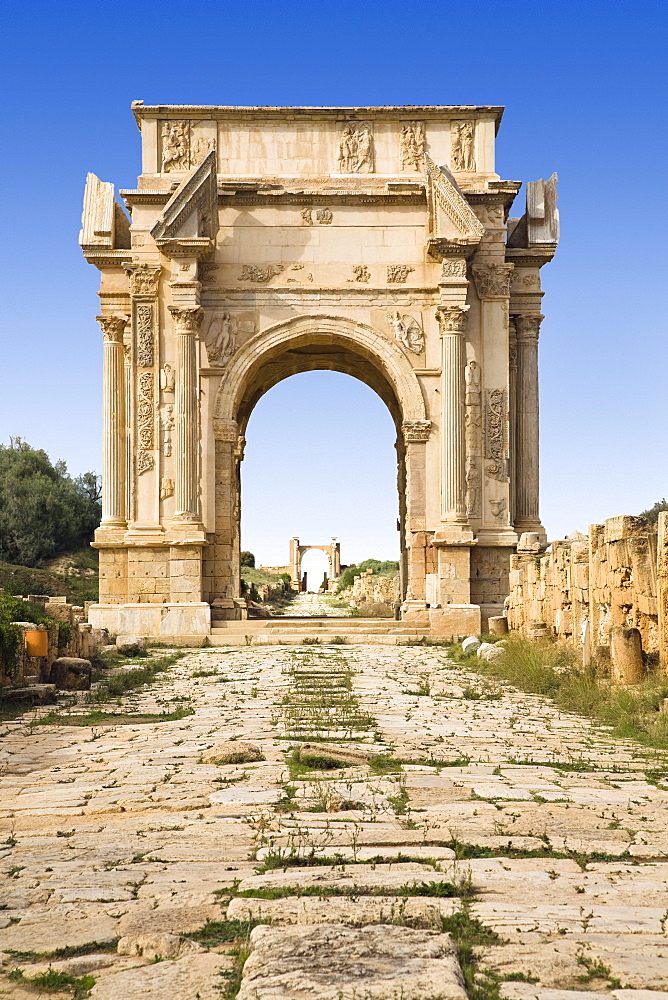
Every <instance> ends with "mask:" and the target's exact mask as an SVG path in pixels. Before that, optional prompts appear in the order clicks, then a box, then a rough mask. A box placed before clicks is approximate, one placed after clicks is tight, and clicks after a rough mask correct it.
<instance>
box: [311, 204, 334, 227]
mask: <svg viewBox="0 0 668 1000" xmlns="http://www.w3.org/2000/svg"><path fill="white" fill-rule="evenodd" d="M315 217H316V219H317V220H318V222H319V223H320V225H321V226H329V225H331V222H332V219H333V218H334V215H333V214H332V210H331V208H319V209H318V211H317V212H316V213H315Z"/></svg>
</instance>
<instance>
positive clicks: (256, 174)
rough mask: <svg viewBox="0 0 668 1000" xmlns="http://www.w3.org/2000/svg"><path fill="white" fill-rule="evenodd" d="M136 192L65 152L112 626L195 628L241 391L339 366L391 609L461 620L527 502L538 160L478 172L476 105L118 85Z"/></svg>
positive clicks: (202, 630)
mask: <svg viewBox="0 0 668 1000" xmlns="http://www.w3.org/2000/svg"><path fill="white" fill-rule="evenodd" d="M133 111H134V114H135V118H136V120H137V124H138V126H139V129H140V132H141V136H142V151H143V167H142V174H141V176H140V177H139V182H138V186H137V189H136V190H131V191H122V192H120V193H121V196H122V197H123V198H124V200H125V204H126V206H127V208H128V210H129V211H130V213H131V218H132V222H131V224H128V219H127V217H126V215H125V213H124V212H123V210H122V209H121V207H120V205H119V204H117V203H116V201H115V196H114V188H113V185H111V184H108V183H103V182H101V181H100V180H98V178H97V177H95V176H94V175H92V174H90V175H89V177H88V182H87V185H86V194H85V201H84V213H83V228H82V232H81V245H82V249H83V252H84V254H85V256H86V259H87V260H88V261H90V262H91V263H93V264H95V265H96V266H97V267H98V268H99V269H100V271H101V273H102V283H101V290H100V299H101V316H100V324H101V326H102V331H103V337H104V497H103V520H102V525H101V527H100V529H99V531H98V532H97V535H96V541H95V545H96V546H97V547H98V548H99V550H100V566H101V587H100V603H99V604H98V605H96V606H94V608H93V609H91V618H90V620H91V622H93V623H95V624H96V625H101V626H105V627H108V628H109V629H110V630H111V631H112V632H124V633H127V632H132V633H138V634H145V635H161V636H164V637H167V636H176V635H180V636H183V635H192V636H195V635H203V634H207V633H208V632H209V629H210V622H211V614H212V610H213V613H214V616H215V617H217V618H223V619H225V618H227V619H234V618H237V617H238V616H239V614H240V607H239V596H240V591H239V584H240V575H239V511H240V489H239V483H240V476H239V466H240V462H241V460H242V458H243V451H244V434H245V430H246V425H247V422H248V418H249V416H250V414H251V412H252V410H253V407H254V405H255V403H256V402H257V401H258V399H259V398H260V397H261V396H262V394H263V393H265V392H266V391H267V390H268V389H270V388H271V387H272V386H273V385H275V384H276V383H277V382H279V381H281V380H282V379H284V378H287V377H288V376H290V375H293V374H296V373H298V372H304V371H312V370H316V369H328V370H335V371H340V372H344V373H347V374H350V375H353V376H355V377H356V378H359V379H360V380H362V381H364V382H366V384H367V385H369V386H370V387H371V388H373V389H374V390H375V391H376V392H377V393H378V394H379V395H380V397H381V398H382V399H383V400H384V401H385V403H386V404H387V406H388V408H389V410H390V412H391V414H392V416H393V418H394V421H395V423H396V428H397V445H396V448H397V462H398V484H399V495H400V531H401V547H402V556H401V597H402V600H403V615H404V617H405V618H407V619H408V620H412V621H414V622H420V623H422V624H423V625H425V626H426V627H427V628H429V627H431V629H432V630H433V631H434V632H439V631H440V632H450V633H452V632H455V633H469V632H473V631H477V630H478V628H479V627H480V617H481V611H482V614H483V616H486V615H487V614H489V613H490V612H492V611H494V610H498V608H499V605H500V604H501V603H502V602H503V600H504V598H505V596H506V594H507V592H508V568H509V560H510V555H511V554H512V553H513V552H514V550H515V546H516V544H517V538H518V532H525V531H532V532H536V533H538V535H539V536H540V538H541V539H543V540H544V532H543V529H542V526H541V523H540V520H539V515H538V367H537V345H538V331H539V326H540V321H541V319H542V316H541V299H542V292H541V287H540V268H541V267H542V265H543V264H545V263H546V262H547V261H549V260H551V259H552V257H553V255H554V252H555V249H556V245H557V240H558V231H559V223H558V214H557V209H556V175H555V176H553V177H552V178H550V180H548V181H547V182H545V181H542V180H541V181H537V182H535V183H531V184H528V186H527V203H526V211H525V212H524V214H523V215H522V217H521V218H519V219H518V218H515V219H509V218H508V216H509V212H510V209H511V206H512V203H513V201H514V199H515V196H516V195H517V192H518V190H519V187H520V183H519V182H517V181H504V180H501V179H500V177H499V175H498V174H497V173H496V172H495V166H494V140H495V135H496V132H497V129H498V126H499V123H500V120H501V115H502V109H501V108H497V107H469V106H466V107H377V108H234V107H185V106H157V107H145V106H144V105H143V103H142V102H136V103H135V104H134V105H133Z"/></svg>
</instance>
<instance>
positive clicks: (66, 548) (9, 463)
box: [0, 438, 102, 566]
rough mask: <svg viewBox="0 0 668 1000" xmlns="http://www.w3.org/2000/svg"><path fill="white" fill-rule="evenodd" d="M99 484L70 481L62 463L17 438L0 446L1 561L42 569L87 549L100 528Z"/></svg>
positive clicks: (93, 479) (91, 479) (92, 479)
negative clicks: (49, 562) (67, 554)
mask: <svg viewBox="0 0 668 1000" xmlns="http://www.w3.org/2000/svg"><path fill="white" fill-rule="evenodd" d="M101 514H102V510H101V504H100V481H99V477H98V476H96V475H95V473H93V472H86V473H84V474H83V475H82V476H78V477H77V478H76V479H73V478H72V477H71V476H70V475H68V472H67V466H66V465H65V463H64V462H56V463H55V465H54V464H53V463H52V462H51V460H50V459H49V456H48V455H47V454H46V452H45V451H42V450H41V449H36V448H31V447H30V445H29V444H28V443H27V442H26V441H22V440H21V438H13V439H11V440H10V443H9V445H0V560H2V561H3V562H10V563H15V564H18V565H20V566H41V565H43V564H44V562H45V560H47V559H50V558H53V557H54V556H58V555H61V554H62V553H64V552H72V551H75V550H76V549H78V548H81V547H82V546H83V545H86V544H87V543H88V542H89V541H90V540H91V538H92V535H93V531H94V530H95V528H96V527H97V526H98V524H99V523H100V517H101Z"/></svg>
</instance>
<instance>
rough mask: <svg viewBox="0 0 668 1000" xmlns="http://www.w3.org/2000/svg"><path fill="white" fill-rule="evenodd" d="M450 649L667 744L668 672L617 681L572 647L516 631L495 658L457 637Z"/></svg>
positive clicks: (573, 707) (565, 704) (480, 668)
mask: <svg viewBox="0 0 668 1000" xmlns="http://www.w3.org/2000/svg"><path fill="white" fill-rule="evenodd" d="M449 655H450V657H451V658H452V659H454V660H456V661H457V662H458V663H461V664H462V665H463V666H465V667H467V668H468V669H471V670H474V671H475V672H477V673H481V674H484V675H486V676H491V677H495V678H497V679H499V680H505V681H509V682H510V683H511V684H512V685H514V687H516V688H519V690H520V691H527V692H529V693H531V694H539V695H543V696H545V697H548V698H551V699H552V701H554V703H555V704H556V705H557V706H558V708H560V709H562V710H563V711H565V712H574V713H576V714H578V715H583V716H585V717H586V718H589V719H593V720H594V721H595V722H597V723H599V724H600V725H604V726H606V727H609V729H610V731H611V735H612V736H615V737H617V738H618V739H628V740H634V741H635V742H637V743H642V744H644V745H645V746H648V747H655V748H657V749H661V750H668V713H666V712H661V711H659V708H660V706H661V702H662V701H663V699H664V698H668V676H663V677H660V676H657V675H651V674H648V675H647V676H646V678H645V679H644V680H643V681H642V682H641V683H640V684H634V685H633V686H629V687H617V686H614V685H613V684H611V682H610V681H609V680H608V679H607V678H605V677H602V676H601V674H600V673H597V671H596V667H595V665H593V666H591V667H587V668H583V667H579V666H578V665H577V663H576V652H575V650H574V649H571V648H570V647H568V646H563V645H560V644H559V643H534V642H529V641H528V640H527V639H523V638H521V637H519V636H515V635H511V636H510V637H509V638H508V639H507V645H506V654H505V656H503V657H500V658H499V659H498V660H495V661H494V662H493V663H487V662H485V661H483V660H480V659H479V658H478V657H477V656H476V655H475V653H469V654H465V653H463V651H462V647H461V645H460V644H459V643H454V644H452V645H451V646H450V647H449Z"/></svg>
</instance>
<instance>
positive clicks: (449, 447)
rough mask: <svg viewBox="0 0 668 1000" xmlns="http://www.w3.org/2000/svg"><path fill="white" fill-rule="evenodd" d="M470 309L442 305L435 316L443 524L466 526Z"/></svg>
mask: <svg viewBox="0 0 668 1000" xmlns="http://www.w3.org/2000/svg"><path fill="white" fill-rule="evenodd" d="M467 310H468V306H463V305H443V306H441V307H440V308H439V309H438V310H437V312H436V319H437V321H438V325H439V328H440V332H441V372H442V374H441V447H442V453H441V456H442V457H441V520H442V521H446V522H448V523H449V524H462V525H465V524H466V523H467V520H468V519H467V515H466V437H465V434H466V431H465V421H464V414H465V406H464V396H465V385H464V364H465V361H466V345H465V343H464V326H465V323H466V312H467Z"/></svg>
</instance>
